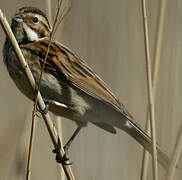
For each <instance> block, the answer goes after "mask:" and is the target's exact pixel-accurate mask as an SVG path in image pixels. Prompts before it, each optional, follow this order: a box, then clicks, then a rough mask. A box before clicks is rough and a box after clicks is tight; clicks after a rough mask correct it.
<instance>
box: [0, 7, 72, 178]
mask: <svg viewBox="0 0 182 180" xmlns="http://www.w3.org/2000/svg"><path fill="white" fill-rule="evenodd" d="M0 23H1V26H2V28H3V30H4V32H5V34H6V36H7V37H8V39H9V40H10V42H11V44H12V47H13V49H14V51H15V54H16V56H17V58H18V60H19V63H20V65H21V66H22V68H23V70H24V72H25V75H26V76H27V79H28V81H29V83H30V85H31V87H32V90H33V92H34V91H35V90H36V84H35V80H34V78H33V75H32V73H31V70H30V68H29V66H28V64H27V62H26V61H25V59H24V57H23V55H22V53H21V50H20V48H19V46H18V43H17V41H16V39H15V37H14V35H13V32H12V31H11V28H10V26H9V24H8V22H7V19H6V18H5V17H4V15H3V13H2V11H1V9H0ZM37 104H38V106H39V108H40V109H41V110H44V109H45V104H44V101H43V99H42V96H41V94H40V92H39V91H38V92H37ZM42 117H43V119H44V122H45V124H46V127H47V130H48V132H49V135H50V137H51V140H52V142H53V145H54V147H55V149H56V150H57V152H59V155H60V156H61V157H63V156H64V154H65V152H64V149H63V147H62V144H61V141H60V139H59V136H58V134H57V131H56V129H55V127H54V125H53V123H52V121H51V119H50V116H49V114H44V113H43V114H42ZM63 169H64V172H65V174H66V177H67V179H68V180H74V179H75V178H74V175H73V172H72V170H71V166H70V165H63Z"/></svg>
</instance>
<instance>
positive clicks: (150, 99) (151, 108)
mask: <svg viewBox="0 0 182 180" xmlns="http://www.w3.org/2000/svg"><path fill="white" fill-rule="evenodd" d="M142 13H143V27H144V40H145V56H146V71H147V87H148V102H149V116H150V126H151V135H152V165H153V179H154V180H158V164H157V149H156V129H155V110H154V100H153V91H152V72H151V60H150V48H149V36H148V19H147V10H146V1H145V0H142Z"/></svg>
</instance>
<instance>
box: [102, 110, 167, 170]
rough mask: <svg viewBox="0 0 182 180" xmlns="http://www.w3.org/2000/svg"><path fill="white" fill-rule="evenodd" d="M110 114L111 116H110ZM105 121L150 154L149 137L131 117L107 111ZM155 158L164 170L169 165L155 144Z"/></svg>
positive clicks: (150, 142)
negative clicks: (130, 137) (123, 132)
mask: <svg viewBox="0 0 182 180" xmlns="http://www.w3.org/2000/svg"><path fill="white" fill-rule="evenodd" d="M110 114H112V115H110ZM105 119H107V123H108V124H111V125H112V126H115V127H116V128H119V129H121V130H124V131H125V132H126V133H127V134H129V135H130V136H132V137H133V138H134V139H135V140H136V141H137V142H138V143H140V144H141V145H142V146H143V147H144V148H145V149H146V150H147V151H148V152H149V153H151V154H152V140H151V137H150V136H148V135H147V134H146V133H145V131H144V130H142V128H140V127H139V125H137V124H136V123H135V121H134V120H133V118H132V116H131V115H130V114H129V113H128V112H126V116H125V113H123V112H122V113H121V112H120V111H115V113H111V112H109V110H108V113H105ZM157 157H158V162H159V163H160V164H161V165H162V166H163V167H164V168H165V169H166V168H168V165H169V163H170V159H169V158H168V156H167V155H166V154H165V153H164V152H163V151H162V150H161V148H160V147H159V145H158V144H157Z"/></svg>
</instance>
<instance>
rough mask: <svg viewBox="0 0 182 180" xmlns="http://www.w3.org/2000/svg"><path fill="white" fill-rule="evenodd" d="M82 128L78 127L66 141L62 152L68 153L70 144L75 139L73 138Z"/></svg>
mask: <svg viewBox="0 0 182 180" xmlns="http://www.w3.org/2000/svg"><path fill="white" fill-rule="evenodd" d="M82 127H83V125H79V126H78V127H77V128H76V130H75V131H74V133H73V135H72V136H71V138H70V139H69V140H68V141H67V143H66V144H65V145H64V150H65V152H68V150H69V148H70V146H71V143H72V142H73V140H74V139H75V137H76V136H77V135H78V133H79V132H80V130H81V128H82Z"/></svg>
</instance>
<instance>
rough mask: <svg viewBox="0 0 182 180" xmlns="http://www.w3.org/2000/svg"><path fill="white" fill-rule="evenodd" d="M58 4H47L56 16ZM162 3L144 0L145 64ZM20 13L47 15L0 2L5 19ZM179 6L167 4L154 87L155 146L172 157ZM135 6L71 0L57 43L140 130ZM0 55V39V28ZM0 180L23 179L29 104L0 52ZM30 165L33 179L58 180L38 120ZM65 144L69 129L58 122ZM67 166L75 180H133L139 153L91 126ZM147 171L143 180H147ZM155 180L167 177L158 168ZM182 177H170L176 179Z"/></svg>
mask: <svg viewBox="0 0 182 180" xmlns="http://www.w3.org/2000/svg"><path fill="white" fill-rule="evenodd" d="M56 2H57V1H56V0H52V4H53V8H52V10H53V12H55V7H56ZM159 5H160V1H158V0H153V1H149V4H147V7H148V11H149V13H148V18H149V19H148V20H149V38H150V50H151V59H153V57H154V45H155V39H156V32H157V19H158V15H159ZM22 6H36V7H38V8H40V9H42V10H46V3H45V1H43V0H41V1H36V0H26V1H25V0H21V1H20V0H14V1H10V0H1V1H0V8H1V9H2V10H3V12H4V13H5V14H6V16H7V17H8V19H9V22H10V17H11V16H12V15H13V14H14V12H15V11H16V10H17V9H18V8H19V7H22ZM181 19H182V1H181V0H173V1H170V0H167V7H166V15H165V19H164V32H163V43H162V52H161V64H160V70H159V71H160V72H159V78H158V84H157V98H156V120H157V122H156V127H157V141H158V142H159V143H160V144H161V146H162V148H163V149H164V150H165V151H166V152H167V153H168V154H169V155H171V154H172V151H173V147H174V145H175V141H176V137H177V132H178V130H179V128H180V126H181V122H182V118H181V117H182V95H181V92H182V71H181V67H182V36H181V32H182V21H181ZM143 34H144V33H143V21H142V11H141V2H140V1H132V0H112V1H110V0H99V1H97V0H92V1H89V0H73V5H72V9H71V12H70V14H69V15H68V16H67V17H66V18H65V20H64V22H63V24H62V25H61V26H60V28H59V30H58V32H57V33H56V39H57V40H59V41H60V42H62V43H63V44H65V45H66V46H67V47H69V48H70V49H72V50H73V51H74V52H76V53H77V54H78V55H79V56H80V57H81V58H82V59H84V60H85V61H86V62H87V63H88V64H89V66H91V67H92V68H93V69H94V71H96V72H97V73H98V74H99V75H100V76H101V77H102V79H103V80H104V81H105V82H106V83H107V84H108V85H109V86H110V87H111V89H112V91H113V92H114V93H115V94H116V95H117V97H118V99H119V100H120V101H121V102H122V103H124V104H125V106H126V107H127V109H128V110H129V111H130V112H131V113H132V114H133V116H134V117H135V119H136V120H137V121H138V123H139V124H141V125H142V126H143V127H145V122H146V112H147V86H146V69H145V51H144V38H143V36H144V35H143ZM0 37H1V38H0V49H2V46H3V43H4V39H5V35H4V33H3V31H2V29H1V28H0ZM0 57H1V61H0V74H1V75H0V84H1V85H0V92H1V93H0V114H1V118H0V124H1V125H0V180H16V179H18V180H21V179H25V172H26V162H27V147H28V142H29V134H30V124H31V123H30V122H31V109H32V103H31V102H30V101H29V100H27V99H26V98H25V97H24V96H23V95H22V94H21V93H20V92H19V91H18V90H17V88H16V87H15V85H14V83H13V82H12V80H11V79H10V77H9V75H8V73H7V71H6V68H5V66H4V64H3V60H2V53H0ZM36 122H37V127H36V133H35V136H36V137H35V144H34V151H33V160H32V166H33V167H32V177H31V179H32V180H37V179H44V180H50V179H52V180H53V179H60V177H59V171H60V170H59V169H58V168H57V164H56V162H55V160H54V159H55V155H54V154H53V153H52V152H51V151H52V150H53V146H52V142H51V141H50V137H49V136H48V133H47V130H46V128H45V124H44V122H43V120H41V119H39V118H37V121H36ZM62 124H63V137H64V141H65V140H66V139H67V138H69V137H70V135H71V134H72V132H73V130H74V128H75V127H76V126H75V124H73V123H72V122H70V121H68V120H63V122H62ZM70 158H71V159H70V160H71V161H72V162H73V165H72V167H73V172H74V174H75V177H76V179H79V180H120V179H123V180H138V179H140V173H141V165H142V147H141V146H140V145H138V144H137V143H136V142H135V140H133V139H132V138H130V137H129V136H128V135H127V134H125V133H124V132H121V131H119V130H118V133H117V135H111V134H109V133H107V132H104V131H103V130H101V129H99V128H97V127H94V126H92V125H90V124H89V126H88V127H87V128H85V129H83V130H82V131H81V133H80V135H79V136H78V137H77V139H76V140H75V142H74V143H73V145H72V147H71V152H70ZM151 172H152V169H151V165H150V168H149V175H148V179H152V176H151V174H152V173H151ZM159 174H160V176H159V177H160V178H159V179H164V177H165V171H164V170H163V169H162V168H161V167H159ZM181 177H182V171H181V169H178V170H177V171H176V176H175V180H179V179H181Z"/></svg>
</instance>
